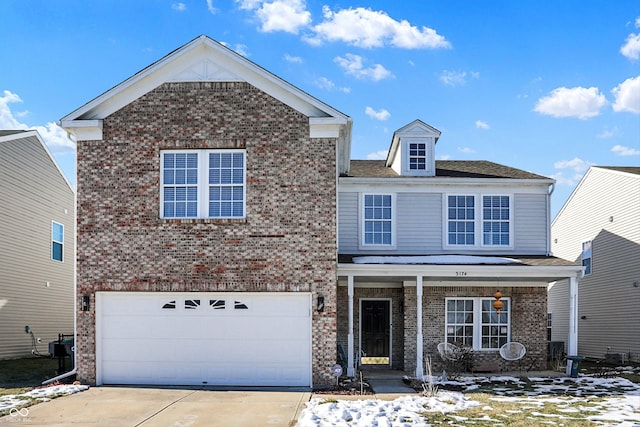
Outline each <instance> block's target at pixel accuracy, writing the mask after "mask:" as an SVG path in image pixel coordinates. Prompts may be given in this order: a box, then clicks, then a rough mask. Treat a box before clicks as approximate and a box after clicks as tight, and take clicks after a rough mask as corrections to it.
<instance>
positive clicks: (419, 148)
mask: <svg viewBox="0 0 640 427" xmlns="http://www.w3.org/2000/svg"><path fill="white" fill-rule="evenodd" d="M426 169H427V144H425V143H424V142H410V143H409V170H416V171H418V170H420V171H423V170H426Z"/></svg>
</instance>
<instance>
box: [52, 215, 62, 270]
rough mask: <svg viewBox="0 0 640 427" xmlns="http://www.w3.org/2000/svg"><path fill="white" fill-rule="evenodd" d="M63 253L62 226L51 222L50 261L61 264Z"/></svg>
mask: <svg viewBox="0 0 640 427" xmlns="http://www.w3.org/2000/svg"><path fill="white" fill-rule="evenodd" d="M63 252H64V225H62V224H60V223H59V222H55V221H52V222H51V259H52V260H54V261H60V262H62V255H63Z"/></svg>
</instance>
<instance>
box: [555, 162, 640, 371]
mask: <svg viewBox="0 0 640 427" xmlns="http://www.w3.org/2000/svg"><path fill="white" fill-rule="evenodd" d="M551 232H552V237H553V240H552V249H553V254H554V255H555V256H558V257H562V258H565V259H568V260H572V261H576V262H578V263H582V264H583V265H584V266H585V275H584V277H583V278H582V279H581V280H580V285H579V287H578V307H579V313H578V314H579V320H578V325H577V327H578V331H579V332H578V353H579V355H581V356H586V357H589V358H595V359H603V358H609V359H611V360H613V361H621V362H622V361H627V360H632V361H636V362H638V361H640V167H592V168H591V169H589V171H588V172H587V173H586V174H585V176H584V177H583V178H582V180H581V181H580V183H579V184H578V186H577V187H576V189H575V190H574V192H573V194H572V195H571V196H570V197H569V199H568V200H567V202H566V204H565V205H564V207H563V208H562V209H561V210H560V212H559V213H558V215H557V216H556V218H555V220H554V221H553V223H552V226H551ZM548 295H549V303H548V304H549V313H550V314H551V319H552V328H551V339H552V341H564V340H565V339H566V337H567V330H568V312H567V298H568V291H567V283H566V281H559V282H556V283H553V284H551V285H550V286H549V291H548ZM607 354H608V355H609V356H607ZM612 355H614V356H615V357H613V356H612Z"/></svg>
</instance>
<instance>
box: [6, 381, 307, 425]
mask: <svg viewBox="0 0 640 427" xmlns="http://www.w3.org/2000/svg"><path fill="white" fill-rule="evenodd" d="M310 397H311V393H310V392H308V391H289V390H283V389H277V390H266V391H213V390H188V389H172V388H134V387H91V388H90V389H89V390H86V391H83V392H80V393H77V394H73V395H70V396H64V397H60V398H57V399H54V400H52V401H50V402H45V403H40V404H38V405H35V406H31V407H29V408H27V409H26V410H24V409H23V410H22V411H21V413H17V412H14V413H13V414H11V415H7V416H4V417H2V418H0V426H30V427H32V426H33V427H35V426H60V427H62V426H65V427H66V426H110V427H111V426H141V427H155V426H162V427H167V426H175V427H197V426H222V427H228V426H282V427H289V426H292V425H295V420H296V419H297V417H298V413H299V411H301V410H302V409H304V408H305V403H306V402H308V401H309V399H310Z"/></svg>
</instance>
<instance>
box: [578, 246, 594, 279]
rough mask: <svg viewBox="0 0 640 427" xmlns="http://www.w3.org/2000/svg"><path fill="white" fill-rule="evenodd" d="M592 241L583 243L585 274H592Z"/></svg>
mask: <svg viewBox="0 0 640 427" xmlns="http://www.w3.org/2000/svg"><path fill="white" fill-rule="evenodd" d="M591 243H592V242H591V240H588V241H586V242H582V254H581V256H580V258H581V259H582V266H583V267H584V274H585V276H586V275H587V274H591Z"/></svg>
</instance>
